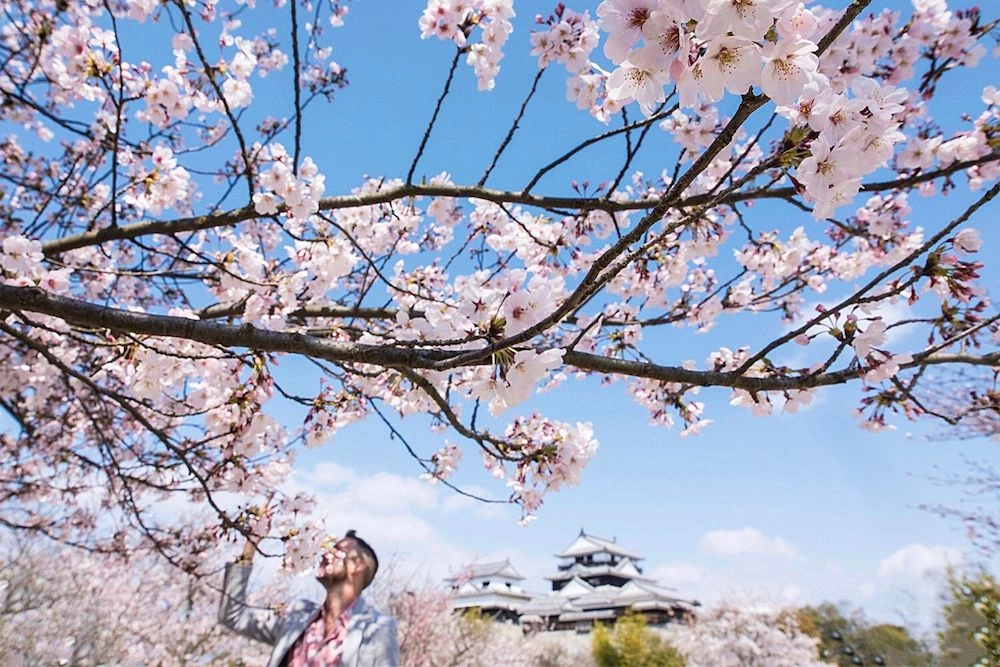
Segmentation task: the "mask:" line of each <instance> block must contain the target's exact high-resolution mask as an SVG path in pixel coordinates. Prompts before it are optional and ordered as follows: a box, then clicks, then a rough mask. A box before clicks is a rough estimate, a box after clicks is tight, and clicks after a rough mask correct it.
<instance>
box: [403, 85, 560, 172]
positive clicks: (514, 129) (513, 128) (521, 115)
mask: <svg viewBox="0 0 1000 667" xmlns="http://www.w3.org/2000/svg"><path fill="white" fill-rule="evenodd" d="M545 70H546V68H544V67H542V68H541V69H539V70H538V72H537V73H536V74H535V78H534V79H533V80H532V82H531V90H529V91H528V95H527V96H526V97H525V98H524V101H523V102H521V108H520V110H519V111H518V112H517V116H515V117H514V122H513V123H512V124H511V126H510V129H509V130H507V136H505V137H504V138H503V141H501V142H500V147H499V148H497V152H496V153H494V154H493V160H492V161H491V162H490V166H489V167H487V168H486V172H485V173H484V174H483V177H482V178H480V179H479V182H478V183H477V184H476V187H479V188H481V187H483V186H484V185H486V179H488V178H489V177H490V174H491V173H493V168H494V167H496V166H497V162H498V161H499V160H500V156H501V155H503V152H504V150H505V149H506V148H507V145H508V144H509V143H510V140H511V139H513V138H514V133H515V132H517V129H518V127H520V123H521V119H522V118H524V112H525V110H526V109H527V108H528V102H530V101H531V98H532V97H534V96H535V90H537V88H538V82H539V81H541V79H542V74H544V73H545ZM407 181H409V179H407Z"/></svg>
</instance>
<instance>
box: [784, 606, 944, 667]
mask: <svg viewBox="0 0 1000 667" xmlns="http://www.w3.org/2000/svg"><path fill="white" fill-rule="evenodd" d="M798 621H799V627H800V628H801V629H802V631H803V632H806V633H808V634H810V635H812V636H813V637H816V638H817V639H819V655H820V657H821V659H823V660H826V661H828V662H829V661H833V662H835V664H837V665H840V666H841V667H854V665H855V664H856V663H854V662H852V661H853V660H854V658H855V657H861V658H862V659H863V660H864V664H866V665H870V664H878V663H876V662H875V659H876V656H880V657H881V658H882V660H883V661H884V663H885V664H886V665H892V666H893V667H895V666H897V665H907V666H908V667H931V666H932V665H934V654H933V653H932V652H931V650H930V648H929V647H928V646H927V644H925V643H924V642H922V641H919V640H917V639H915V638H914V637H913V636H911V635H910V633H909V631H908V630H907V629H906V628H904V627H901V626H898V625H890V624H887V623H881V624H875V625H872V624H870V623H869V622H868V621H867V620H866V619H865V617H864V614H862V613H861V612H860V611H859V610H854V611H846V610H843V609H841V608H840V607H837V606H836V605H833V604H830V603H829V602H826V603H823V604H821V605H819V606H817V607H804V608H803V609H800V610H799V612H798ZM838 637H839V639H838Z"/></svg>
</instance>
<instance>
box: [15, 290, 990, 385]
mask: <svg viewBox="0 0 1000 667" xmlns="http://www.w3.org/2000/svg"><path fill="white" fill-rule="evenodd" d="M0 309H3V310H8V311H27V312H34V313H41V314H45V315H51V316H53V317H58V318H61V319H63V320H65V321H67V322H69V323H71V324H75V325H77V326H82V327H87V328H91V329H106V330H111V331H128V332H130V333H133V334H145V335H150V336H163V337H167V338H183V339H187V340H192V341H197V342H200V343H204V344H207V345H219V346H225V347H244V348H250V349H253V350H259V351H262V352H285V353H289V354H299V355H304V356H308V357H313V358H317V359H325V360H327V361H333V362H337V363H345V362H352V363H365V364H372V365H376V366H382V367H384V368H397V369H429V368H434V367H435V366H437V365H438V364H439V363H440V362H442V361H448V360H450V359H453V358H455V357H456V356H457V354H460V353H455V352H451V351H446V350H427V349H423V350H420V349H413V348H399V347H394V346H391V345H362V344H359V343H346V342H342V341H331V340H326V339H321V338H315V337H313V336H308V335H305V334H299V333H284V332H275V331H268V330H265V329H258V328H256V327H254V326H251V325H243V326H237V325H228V324H220V323H218V322H204V321H200V320H193V319H187V318H183V317H171V316H168V315H151V314H148V313H136V312H132V311H127V310H120V309H117V308H108V307H106V306H99V305H95V304H92V303H87V302H85V301H79V300H76V299H69V298H66V297H63V296H58V295H55V294H50V293H48V292H45V291H43V290H41V289H39V288H37V287H13V286H10V285H0ZM563 359H564V361H565V363H566V364H567V365H570V366H573V367H576V368H579V369H581V370H585V371H593V372H598V373H614V374H617V375H624V376H631V377H642V378H649V379H653V380H660V381H663V382H681V383H685V384H691V385H697V386H706V387H707V386H719V387H732V388H736V389H746V390H748V391H782V390H788V389H806V388H811V387H820V386H827V385H834V384H843V383H845V382H848V381H852V380H857V379H859V375H858V372H857V370H856V369H854V368H845V369H842V370H838V371H834V372H830V373H823V374H818V375H801V376H791V377H786V376H782V377H750V376H744V375H740V374H737V373H732V372H718V371H698V370H688V369H685V368H682V367H676V366H660V365H657V364H653V363H648V362H638V361H627V360H622V359H612V358H608V357H603V356H600V355H596V354H589V353H584V352H576V351H573V350H567V351H566V354H565V356H564V358H563ZM486 363H487V362H476V363H475V364H474V365H485V364H486ZM931 364H973V365H987V366H995V365H998V364H1000V352H992V353H989V354H985V355H982V356H975V355H970V354H942V353H934V354H916V355H914V361H912V362H910V363H908V364H904V365H903V368H913V367H918V366H925V365H931Z"/></svg>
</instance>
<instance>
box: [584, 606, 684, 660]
mask: <svg viewBox="0 0 1000 667" xmlns="http://www.w3.org/2000/svg"><path fill="white" fill-rule="evenodd" d="M591 654H592V655H593V657H594V662H595V663H597V666H598V667H684V658H682V657H681V655H680V653H678V652H677V649H675V648H674V647H673V646H671V645H670V644H669V643H668V642H667V641H666V640H665V639H663V637H660V636H659V635H658V634H656V633H655V632H654V631H653V630H651V629H650V628H649V626H648V625H647V624H646V619H645V618H644V617H643V616H641V615H639V614H626V615H625V616H622V617H621V618H619V619H618V621H617V622H616V623H615V625H614V628H613V629H611V630H609V629H608V628H607V627H606V626H604V625H601V624H597V625H595V626H594V630H593V633H592V639H591Z"/></svg>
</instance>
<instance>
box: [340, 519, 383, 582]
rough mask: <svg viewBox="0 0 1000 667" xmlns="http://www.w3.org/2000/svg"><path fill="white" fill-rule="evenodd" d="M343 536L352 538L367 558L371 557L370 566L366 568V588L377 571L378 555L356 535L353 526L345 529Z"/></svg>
mask: <svg viewBox="0 0 1000 667" xmlns="http://www.w3.org/2000/svg"><path fill="white" fill-rule="evenodd" d="M344 537H345V538H348V537H349V538H351V539H352V540H354V543H355V544H357V545H358V549H360V550H361V553H362V554H364V555H365V556H367V557H368V558H369V559H371V563H370V565H371V567H369V568H368V569H369V571H368V576H367V577H366V579H367V580H368V581H366V582H365V587H366V588H367V587H368V584H370V583H372V581H373V580H374V579H375V573H376V572H378V556H376V555H375V550H374V549H372V545H370V544H368V543H367V542H365V541H364V540H363V539H361V538H360V537H358V535H357V533H356V532H355V531H354V529H353V528H352V529H351V530H349V531H347V533H345V534H344Z"/></svg>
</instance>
